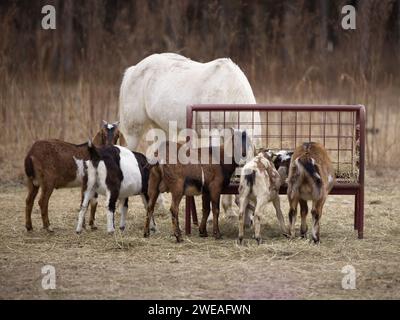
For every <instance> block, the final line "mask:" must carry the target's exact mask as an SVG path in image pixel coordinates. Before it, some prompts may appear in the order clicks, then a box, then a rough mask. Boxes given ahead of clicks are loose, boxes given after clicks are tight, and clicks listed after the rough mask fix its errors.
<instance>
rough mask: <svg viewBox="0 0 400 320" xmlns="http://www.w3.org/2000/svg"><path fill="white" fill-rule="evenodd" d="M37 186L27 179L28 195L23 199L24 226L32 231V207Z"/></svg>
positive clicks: (37, 189)
mask: <svg viewBox="0 0 400 320" xmlns="http://www.w3.org/2000/svg"><path fill="white" fill-rule="evenodd" d="M38 191H39V187H37V186H35V185H34V184H33V182H32V180H31V179H28V196H27V197H26V201H25V205H26V206H25V227H26V230H27V231H32V229H33V228H32V209H33V203H34V202H35V198H36V196H37V194H38Z"/></svg>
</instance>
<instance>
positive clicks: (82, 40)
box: [0, 0, 400, 299]
mask: <svg viewBox="0 0 400 320" xmlns="http://www.w3.org/2000/svg"><path fill="white" fill-rule="evenodd" d="M344 2H346V1H343V0H329V1H328V0H323V1H308V0H297V1H292V0H281V1H253V0H241V1H231V0H230V1H228V0H209V1H200V0H190V1H172V0H171V1H147V0H142V1H138V0H129V1H94V0H93V1H89V0H88V1H84V2H81V3H79V5H77V4H76V3H77V1H73V0H63V1H53V0H50V1H48V0H46V1H44V0H38V1H13V0H7V1H4V0H3V1H1V2H0V30H1V32H0V123H1V124H2V130H1V134H0V208H1V209H0V299H23V298H25V299H63V298H66V299H89V298H94V299H100V298H110V299H123V298H136V299H156V298H159V299H167V298H170V299H185V298H188V299H207V298H210V299H212V298H220V299H222V298H224V299H229V298H232V299H251V298H254V299H324V298H329V299H373V298H376V299H384V298H388V299H394V298H397V299H400V268H399V266H400V245H399V244H400V209H399V208H400V198H399V195H400V187H399V182H400V175H399V174H398V168H399V165H400V164H399V163H398V162H397V159H399V158H400V140H399V139H398V137H399V136H400V95H399V92H400V90H399V88H400V68H399V64H400V54H399V53H400V50H399V48H400V21H399V20H400V0H395V1H378V0H362V1H352V2H356V3H357V14H358V16H357V29H356V30H346V31H345V30H343V28H342V27H341V18H342V15H341V9H342V6H343V3H344ZM347 2H348V1H347ZM44 4H54V6H55V7H56V9H57V28H56V30H44V29H43V28H42V27H41V23H40V22H41V18H42V15H41V13H40V12H41V8H42V6H43V5H44ZM157 52H175V53H180V54H182V55H184V56H187V57H190V58H191V59H193V60H196V61H201V62H206V61H210V60H213V59H216V58H221V57H230V58H231V59H232V60H233V61H234V62H235V63H237V64H238V65H239V66H240V68H241V69H242V70H243V71H244V73H245V74H246V76H247V77H248V79H249V82H250V84H251V86H252V88H253V90H254V93H255V96H256V99H257V103H265V104H273V103H278V104H363V105H365V106H366V110H367V132H368V133H367V141H366V162H367V167H368V171H367V176H366V198H365V232H364V234H365V239H363V240H358V239H357V236H356V232H355V231H354V230H353V210H354V203H353V198H351V197H347V196H331V197H329V198H328V202H327V204H326V206H325V212H324V214H323V217H322V225H321V241H322V243H321V244H320V245H318V246H316V245H313V244H310V243H309V242H308V241H307V240H304V239H295V240H293V241H289V240H288V239H286V238H284V237H283V236H281V235H280V232H279V228H278V223H277V219H276V217H275V214H274V212H273V210H272V206H270V207H269V211H268V213H266V215H265V218H264V221H263V224H262V236H263V239H264V243H263V244H262V245H260V246H257V245H256V243H255V241H254V240H252V239H251V233H250V232H249V231H247V233H246V236H247V241H246V243H245V245H244V246H238V245H237V244H236V237H237V232H238V230H237V218H236V219H235V218H233V219H226V218H224V217H222V218H221V231H222V233H223V239H222V240H218V241H216V240H214V239H213V238H211V237H209V238H206V239H203V238H200V237H199V236H198V234H197V230H196V229H195V230H194V232H193V234H192V235H191V236H189V237H186V236H185V237H184V242H183V243H181V244H176V243H175V238H174V237H173V236H172V235H171V221H170V220H171V219H170V214H169V213H168V211H167V210H162V211H158V214H157V216H156V219H157V222H158V229H159V230H158V232H157V233H156V234H154V235H152V237H151V238H150V239H144V238H143V234H142V233H143V225H144V216H145V211H144V208H143V205H142V203H141V201H140V198H139V197H133V198H132V199H131V200H130V209H129V215H128V221H127V223H128V227H127V229H126V230H125V232H124V233H121V232H119V231H117V232H116V234H115V235H113V236H110V235H108V234H107V233H106V218H105V208H104V199H102V200H101V201H100V206H99V209H98V219H97V224H98V227H99V229H98V230H97V231H86V232H83V233H82V234H81V235H79V236H78V235H76V234H75V232H74V229H75V225H76V220H77V214H78V207H79V200H80V190H79V189H63V190H57V191H55V193H54V195H53V196H52V198H51V199H50V214H49V217H50V221H51V223H52V226H53V227H54V229H55V232H54V233H53V234H48V233H47V232H45V231H43V230H42V229H41V217H40V212H39V208H38V206H37V204H36V205H35V208H34V213H33V224H34V231H33V232H31V233H27V232H26V231H25V228H24V209H25V208H24V207H25V197H26V190H25V187H24V185H23V181H24V178H25V176H24V168H23V160H24V157H25V154H26V152H27V151H28V149H29V147H30V146H31V145H32V143H33V142H34V141H35V140H39V139H48V138H55V139H62V140H65V141H68V142H71V143H82V142H85V141H87V139H88V137H92V136H93V135H94V134H95V132H96V131H97V130H98V127H99V124H100V123H101V120H102V119H105V120H108V121H110V122H111V121H116V120H118V119H119V115H118V95H119V86H120V83H121V79H122V76H123V72H124V70H125V69H126V68H127V67H129V66H132V65H135V64H137V63H138V62H139V61H140V60H141V59H143V58H145V57H146V56H148V55H150V54H153V53H157ZM176 94H177V95H179V94H181V93H180V92H178V90H177V93H176ZM143 145H144V143H143V142H142V144H141V147H142V149H139V150H136V151H142V152H143V151H144V150H143ZM265 147H269V146H265ZM167 198H168V197H167ZM282 205H283V210H284V211H285V212H287V211H288V210H287V209H288V208H287V201H286V198H285V197H282ZM198 209H200V205H199V203H198ZM181 211H182V212H181V227H183V225H184V219H183V207H181ZM198 211H200V210H198ZM286 216H287V214H286V215H285V217H286ZM117 217H118V216H117ZM286 219H287V218H286ZM298 220H299V219H298ZM298 223H299V221H298ZM45 265H53V266H54V267H55V269H56V277H57V284H56V285H57V288H56V289H55V290H43V289H42V286H41V281H42V277H43V275H42V274H41V268H42V267H43V266H45ZM346 265H352V266H354V267H355V269H356V273H357V283H356V287H357V289H355V290H343V289H342V286H341V281H342V278H343V276H344V274H343V273H341V271H342V268H343V267H344V266H346Z"/></svg>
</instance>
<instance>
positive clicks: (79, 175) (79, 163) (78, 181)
mask: <svg viewBox="0 0 400 320" xmlns="http://www.w3.org/2000/svg"><path fill="white" fill-rule="evenodd" d="M73 159H74V161H75V164H76V177H75V180H74V181H71V182H70V183H68V184H67V185H66V186H65V187H66V188H73V187H80V186H81V185H82V179H83V177H84V175H85V168H84V165H83V162H84V160H81V159H77V158H75V157H73Z"/></svg>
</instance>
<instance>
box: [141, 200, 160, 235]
mask: <svg viewBox="0 0 400 320" xmlns="http://www.w3.org/2000/svg"><path fill="white" fill-rule="evenodd" d="M141 197H142V202H143V205H144V208H145V209H146V212H147V210H148V208H149V201H150V198H149V196H148V194H147V193H145V194H142V195H141ZM158 199H160V196H159V195H158V198H157V201H156V205H157V202H158ZM149 223H150V230H151V231H153V232H156V231H157V225H156V221H155V220H154V208H153V211H152V216H151V219H150V222H149Z"/></svg>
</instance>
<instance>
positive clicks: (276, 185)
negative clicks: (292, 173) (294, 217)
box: [239, 151, 287, 244]
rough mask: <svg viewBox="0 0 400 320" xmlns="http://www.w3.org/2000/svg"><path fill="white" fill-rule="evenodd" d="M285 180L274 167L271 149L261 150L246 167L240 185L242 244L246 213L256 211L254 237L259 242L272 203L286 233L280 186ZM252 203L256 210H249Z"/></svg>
mask: <svg viewBox="0 0 400 320" xmlns="http://www.w3.org/2000/svg"><path fill="white" fill-rule="evenodd" d="M284 179H285V177H281V176H280V174H279V173H278V170H277V169H276V168H275V165H274V163H273V162H272V154H271V153H270V152H268V151H267V152H260V153H259V154H258V155H257V156H256V157H255V158H253V159H252V160H251V161H249V162H248V163H246V165H245V166H244V167H243V170H242V174H241V176H240V185H239V243H242V241H243V234H244V226H245V219H246V215H249V214H251V213H252V211H253V212H254V218H253V223H254V230H255V239H256V240H257V243H258V244H260V242H261V235H260V224H261V223H260V220H261V216H262V214H263V213H264V212H265V209H266V206H267V204H268V203H269V202H272V203H273V205H274V207H275V211H276V216H277V218H278V221H279V224H280V228H281V230H282V233H283V234H287V227H286V225H285V219H284V218H283V215H282V211H281V206H280V200H279V189H280V187H281V184H282V183H283V182H284ZM249 206H250V207H252V208H254V206H255V209H254V210H249ZM247 219H248V218H247Z"/></svg>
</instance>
